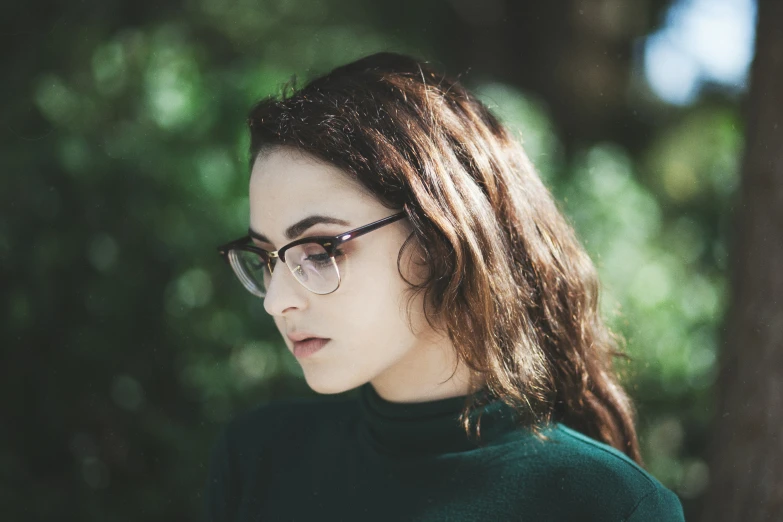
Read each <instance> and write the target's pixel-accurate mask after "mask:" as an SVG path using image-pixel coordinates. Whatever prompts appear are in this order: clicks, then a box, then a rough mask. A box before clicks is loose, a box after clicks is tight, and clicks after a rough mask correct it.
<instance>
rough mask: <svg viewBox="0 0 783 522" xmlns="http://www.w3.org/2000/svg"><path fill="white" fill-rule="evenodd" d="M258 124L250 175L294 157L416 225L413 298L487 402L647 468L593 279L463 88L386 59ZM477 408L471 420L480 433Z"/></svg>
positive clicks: (412, 64)
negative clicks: (356, 186) (342, 178)
mask: <svg viewBox="0 0 783 522" xmlns="http://www.w3.org/2000/svg"><path fill="white" fill-rule="evenodd" d="M248 124H249V127H250V134H251V143H250V163H251V168H252V165H253V162H254V161H255V159H256V158H257V156H258V155H259V154H264V153H265V151H267V150H271V149H272V148H274V147H278V146H290V147H294V148H296V149H299V150H301V151H304V152H306V153H309V154H311V155H313V156H315V157H316V158H319V159H321V160H323V161H326V162H328V163H331V164H333V165H335V166H337V167H338V168H340V169H342V170H343V171H345V172H346V173H347V174H348V175H350V176H351V177H352V178H353V179H355V180H356V181H358V182H359V183H360V184H361V185H362V186H363V187H364V188H366V189H367V190H369V191H370V192H371V193H372V194H374V195H375V197H376V198H377V199H378V200H379V201H380V202H381V203H382V204H384V205H385V206H387V207H388V208H390V209H404V210H405V211H406V212H407V215H408V218H409V222H410V223H411V225H412V228H413V232H412V233H411V236H410V237H409V238H408V239H409V241H410V240H411V239H413V240H414V242H415V244H416V245H417V246H418V247H420V248H421V249H422V251H423V253H424V255H423V259H424V260H426V264H427V266H426V268H427V274H428V277H426V280H425V281H424V282H423V283H422V284H420V285H413V284H411V289H412V290H413V291H414V292H421V291H423V292H425V294H424V303H425V305H424V307H425V316H426V317H427V320H428V322H429V323H430V325H431V326H432V325H433V320H432V319H435V318H437V319H439V321H435V322H436V323H438V324H439V325H441V326H442V327H443V328H444V329H445V332H447V334H448V336H449V338H450V340H451V341H452V343H453V345H454V347H455V348H456V350H457V354H458V356H459V358H460V359H461V360H462V361H463V362H464V363H465V364H466V365H467V366H468V367H469V368H471V369H472V370H473V371H474V372H475V375H478V376H480V379H481V381H480V382H481V384H482V385H483V386H484V389H485V390H488V391H489V392H490V395H489V396H490V397H496V398H500V399H502V400H503V401H504V402H506V403H508V404H510V405H512V406H514V407H515V409H516V410H517V411H518V412H520V413H521V414H522V416H523V417H524V418H526V419H528V423H529V425H530V426H532V427H533V428H534V430H535V431H536V433H539V431H538V428H539V426H542V425H546V424H548V423H549V422H550V421H552V420H559V421H561V422H563V423H564V424H566V425H568V426H570V427H572V428H574V429H576V430H578V431H581V432H582V433H584V434H586V435H588V436H590V437H592V438H594V439H597V440H599V441H602V442H605V443H607V444H609V445H612V446H614V447H615V448H617V449H619V450H620V451H622V452H624V453H626V454H627V455H628V456H629V457H631V458H632V459H633V460H635V461H636V462H637V463H639V464H642V460H641V455H640V453H639V444H638V441H637V437H636V429H635V427H634V422H635V410H634V407H633V404H632V402H631V400H630V398H629V396H628V395H627V394H626V392H625V391H624V390H623V389H622V387H621V386H620V385H619V383H618V381H617V377H616V376H615V372H614V371H613V368H612V364H613V357H615V356H623V357H627V356H625V354H623V353H622V352H621V351H619V350H618V342H620V341H622V339H621V338H620V337H619V336H618V335H616V334H614V333H613V332H611V331H610V330H609V328H608V327H607V326H606V324H605V323H604V321H603V319H602V318H601V316H600V314H599V308H598V295H599V280H598V276H597V273H596V270H595V267H594V266H593V263H592V261H591V260H590V258H589V257H588V255H587V253H586V252H585V251H584V249H583V248H582V246H581V245H580V243H579V241H578V240H577V238H576V234H575V232H574V230H573V228H572V227H571V226H570V225H569V223H568V222H567V220H566V219H565V218H564V216H563V214H562V213H561V212H560V211H559V209H558V207H557V205H556V203H555V201H554V199H553V198H552V195H551V194H550V192H549V191H548V190H547V188H546V187H545V186H544V184H543V183H542V181H541V179H540V178H539V176H538V174H537V173H536V171H535V168H534V167H533V165H532V164H531V162H530V160H529V159H528V157H527V155H526V154H525V151H524V149H523V148H522V145H521V143H519V142H518V141H517V140H515V139H514V138H513V136H512V135H511V134H510V133H509V132H508V130H507V129H506V128H504V127H503V126H502V125H501V124H500V122H499V121H498V119H497V118H496V117H495V116H494V115H493V114H492V113H491V112H490V111H489V109H488V108H487V107H486V106H485V105H483V104H482V103H481V102H480V101H479V100H478V99H477V98H476V97H475V96H474V95H473V94H471V93H470V92H469V91H468V90H466V89H465V87H463V86H462V85H461V84H460V83H459V82H458V81H456V80H455V79H453V78H450V77H448V76H446V75H444V74H441V73H439V72H437V71H436V70H434V69H433V68H432V67H431V66H429V65H428V64H427V63H424V62H421V61H417V60H415V59H413V58H411V57H409V56H405V55H401V54H396V53H388V52H383V53H377V54H373V55H371V56H367V57H365V58H362V59H360V60H357V61H355V62H352V63H349V64H347V65H343V66H340V67H337V68H336V69H334V70H332V71H331V72H329V73H327V74H325V75H323V76H320V77H318V78H315V79H313V80H312V81H310V82H309V83H307V84H306V85H305V86H304V87H302V88H296V85H295V80H294V82H293V84H289V85H287V86H286V87H285V88H284V89H283V92H282V96H271V97H269V98H266V99H264V100H261V101H260V102H259V103H257V104H256V105H255V106H254V107H253V109H252V110H251V112H250V115H249V118H248ZM409 241H406V242H405V244H404V245H403V248H402V249H401V250H400V256H399V257H398V268H399V260H400V259H401V257H402V252H403V250H404V249H405V247H406V246H407V245H408V243H409ZM409 283H410V282H409ZM478 382H479V381H478V380H476V381H474V384H477V383H478ZM480 402H481V399H479V398H478V397H476V396H474V397H471V398H470V399H469V400H468V402H467V404H466V407H465V410H464V411H463V416H462V419H463V425H464V427H465V429H466V430H467V431H470V428H471V424H470V420H471V419H470V417H471V416H470V412H471V411H472V410H471V409H472V408H473V407H475V406H476V405H477V404H479V403H480ZM476 429H477V433H478V432H479V430H480V428H479V427H478V426H476Z"/></svg>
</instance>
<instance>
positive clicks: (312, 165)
mask: <svg viewBox="0 0 783 522" xmlns="http://www.w3.org/2000/svg"><path fill="white" fill-rule="evenodd" d="M379 205H380V204H379V203H378V202H376V201H375V199H374V198H373V197H372V196H370V195H369V194H368V193H367V192H366V191H365V190H364V188H363V187H362V186H361V185H359V184H358V182H356V181H354V180H352V179H351V178H349V177H348V175H347V174H346V173H345V172H343V171H342V170H340V169H339V168H337V167H335V166H334V165H330V164H327V163H324V162H321V161H319V160H318V159H316V158H314V157H312V156H310V155H307V154H305V153H302V152H299V151H296V150H292V149H283V148H277V149H274V150H273V151H271V152H269V153H267V154H266V155H264V156H259V158H258V159H257V160H256V162H255V164H254V165H253V170H252V172H251V175H250V226H251V228H253V229H254V230H257V231H260V232H262V233H264V234H267V235H270V237H271V236H273V235H275V234H277V235H278V237H279V234H280V231H281V230H283V229H284V228H286V227H288V226H290V225H291V224H292V223H294V222H296V221H298V220H299V219H302V218H304V217H307V216H309V215H312V214H321V215H328V216H334V217H338V218H342V219H345V220H347V221H357V222H359V221H361V220H362V219H364V216H366V215H373V214H374V211H375V212H377V210H376V208H377V207H378V206H379Z"/></svg>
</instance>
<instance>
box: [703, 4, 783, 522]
mask: <svg viewBox="0 0 783 522" xmlns="http://www.w3.org/2000/svg"><path fill="white" fill-rule="evenodd" d="M758 20H759V22H758V26H757V33H756V56H755V59H754V62H753V65H752V70H751V78H750V92H749V94H748V98H747V128H746V147H745V155H744V160H743V164H742V183H741V190H740V196H739V199H738V201H739V207H738V208H737V209H736V222H735V225H734V232H733V238H732V251H731V254H732V273H731V303H730V309H729V313H728V315H727V317H726V327H727V328H726V335H725V338H724V343H723V347H724V348H723V353H722V360H721V374H720V377H719V380H718V386H717V389H718V390H719V392H718V393H719V397H718V403H717V408H716V414H715V420H714V438H713V441H712V445H711V448H710V449H711V452H710V463H709V464H710V474H711V477H710V489H709V491H708V493H707V495H706V502H705V506H704V510H703V518H702V520H705V521H710V522H714V521H718V522H720V521H726V522H729V521H731V522H735V521H738V520H742V521H743V522H760V521H762V520H763V521H768V520H769V521H771V520H777V521H779V520H783V434H781V432H783V29H781V27H783V26H781V21H783V2H781V1H780V0H759V2H758Z"/></svg>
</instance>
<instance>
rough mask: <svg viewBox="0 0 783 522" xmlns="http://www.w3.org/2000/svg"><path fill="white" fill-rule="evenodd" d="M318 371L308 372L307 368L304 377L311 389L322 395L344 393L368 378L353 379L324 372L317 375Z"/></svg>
mask: <svg viewBox="0 0 783 522" xmlns="http://www.w3.org/2000/svg"><path fill="white" fill-rule="evenodd" d="M317 373H319V372H317V371H313V372H308V371H307V370H305V372H304V377H305V381H306V382H307V385H308V386H309V387H310V389H311V390H313V391H314V392H315V393H320V394H322V395H335V394H337V393H343V392H346V391H348V390H352V389H354V388H357V387H359V386H361V385H362V384H364V383H365V382H366V380H365V381H362V380H361V379H358V380H357V379H355V378H354V379H351V378H346V377H345V376H342V378H341V377H340V376H338V375H326V374H323V373H322V374H321V375H316V374H317Z"/></svg>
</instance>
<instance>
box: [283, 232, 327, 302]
mask: <svg viewBox="0 0 783 522" xmlns="http://www.w3.org/2000/svg"><path fill="white" fill-rule="evenodd" d="M285 262H286V264H287V265H288V267H289V268H290V269H291V271H292V272H293V273H294V276H295V277H296V278H297V279H298V280H299V282H300V283H302V285H304V287H305V288H307V289H308V290H310V291H311V292H313V293H316V294H329V293H332V292H334V291H335V290H337V286H338V285H339V283H340V272H339V271H338V269H337V264H336V263H335V261H334V259H333V258H332V257H331V256H329V253H328V252H327V251H326V249H325V248H324V247H322V246H321V245H319V244H318V243H305V244H303V245H296V246H294V247H291V248H290V249H288V250H287V251H286V253H285Z"/></svg>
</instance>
